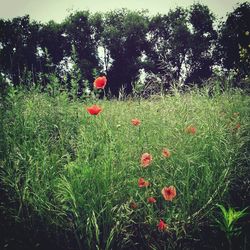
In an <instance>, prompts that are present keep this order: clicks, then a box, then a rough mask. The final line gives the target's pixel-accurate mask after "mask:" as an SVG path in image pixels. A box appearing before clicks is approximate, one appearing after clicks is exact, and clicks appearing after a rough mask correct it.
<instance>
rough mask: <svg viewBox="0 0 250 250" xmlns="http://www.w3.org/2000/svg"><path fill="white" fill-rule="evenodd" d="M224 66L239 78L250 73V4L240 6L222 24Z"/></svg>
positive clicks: (222, 59)
mask: <svg viewBox="0 0 250 250" xmlns="http://www.w3.org/2000/svg"><path fill="white" fill-rule="evenodd" d="M218 52H219V57H220V60H221V61H222V63H223V66H224V67H225V68H226V69H228V70H230V69H232V70H235V71H236V72H237V74H238V75H239V76H243V77H244V76H245V75H247V74H249V71H250V56H249V55H250V3H249V2H245V3H242V4H241V5H239V6H238V7H237V8H236V9H235V10H234V11H233V12H232V13H230V14H229V15H228V17H227V20H226V22H224V23H223V24H222V27H221V30H220V37H219V47H218Z"/></svg>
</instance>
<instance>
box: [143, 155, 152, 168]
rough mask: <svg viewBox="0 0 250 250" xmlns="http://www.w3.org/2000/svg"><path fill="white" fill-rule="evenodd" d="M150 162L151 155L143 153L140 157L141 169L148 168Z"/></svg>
mask: <svg viewBox="0 0 250 250" xmlns="http://www.w3.org/2000/svg"><path fill="white" fill-rule="evenodd" d="M151 162H152V155H151V154H149V153H144V154H142V156H141V165H142V167H144V168H146V167H148V166H149V165H150V164H151Z"/></svg>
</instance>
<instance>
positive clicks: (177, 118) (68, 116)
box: [0, 86, 250, 250]
mask: <svg viewBox="0 0 250 250" xmlns="http://www.w3.org/2000/svg"><path fill="white" fill-rule="evenodd" d="M92 104H97V105H98V106H100V107H101V108H102V111H101V112H100V113H99V114H98V115H90V114H89V113H88V112H87V109H86V108H87V107H90V106H91V105H92ZM135 118H137V119H139V120H140V121H141V123H140V124H139V125H138V126H134V125H133V124H132V123H131V120H132V119H135ZM190 126H192V127H193V128H195V131H193V133H192V132H190V131H189V130H188V129H187V128H188V127H190ZM1 130H2V132H1V145H0V146H1V158H0V182H1V206H0V210H1V213H3V214H4V218H5V222H3V225H2V226H4V227H6V228H8V229H9V228H12V230H8V232H5V234H6V235H7V236H6V239H7V240H6V242H4V243H5V247H6V249H11V246H12V247H13V248H12V249H15V248H14V247H15V244H17V243H13V242H12V241H15V239H16V238H18V237H19V238H20V236H18V235H19V234H20V233H21V232H22V233H23V234H24V236H22V240H23V241H25V239H26V238H27V239H29V240H27V242H26V243H27V244H28V245H29V246H30V247H31V248H29V249H32V247H33V249H44V248H43V247H44V244H46V243H48V242H53V244H54V246H55V247H54V249H80V250H82V249H119V248H120V249H230V248H231V249H232V248H233V247H234V244H235V242H237V244H239V246H240V248H237V249H247V248H248V247H249V235H248V234H247V229H249V222H248V224H247V221H246V220H244V219H243V218H242V219H239V221H238V220H237V218H236V217H234V216H231V217H232V218H231V217H230V218H231V219H232V221H233V223H231V224H232V225H231V224H230V223H229V224H230V225H231V226H232V228H230V227H228V228H227V229H225V227H224V229H223V226H221V224H222V225H225V223H224V221H226V220H225V218H226V214H225V213H224V214H223V213H222V212H221V210H220V208H219V207H218V205H222V206H223V207H225V210H227V209H228V208H230V207H233V208H234V209H235V210H234V211H242V210H243V209H244V208H246V207H247V205H248V204H249V202H248V203H247V200H248V198H249V193H248V192H249V190H248V188H249V187H248V184H249V182H248V181H249V161H250V155H249V147H250V136H249V131H250V98H249V95H247V94H245V93H244V92H243V91H241V90H237V89H235V90H227V91H224V92H220V91H215V89H214V88H212V86H205V87H203V88H200V89H198V88H193V89H190V90H188V91H186V92H185V93H183V92H181V91H179V90H177V89H174V88H172V89H171V90H170V91H169V93H168V94H166V95H159V96H152V97H150V98H147V99H142V98H139V99H138V98H137V99H134V98H132V97H124V98H123V100H117V99H111V100H107V99H106V98H104V99H102V100H100V99H99V100H98V99H89V100H86V99H85V100H75V99H72V100H70V99H69V98H68V94H67V93H66V92H61V93H57V94H54V95H50V94H48V93H46V92H40V91H38V90H33V91H29V92H28V91H24V90H18V91H17V90H16V89H14V88H11V89H10V90H9V92H8V94H7V95H6V97H5V98H4V100H3V102H2V105H1ZM164 148H166V149H168V150H169V152H170V157H164V156H163V155H162V150H163V149H164ZM144 153H149V154H150V155H151V156H152V161H151V162H150V164H149V165H148V166H147V167H144V166H143V165H142V164H141V156H142V154H144ZM139 178H143V179H144V180H145V181H148V182H149V185H148V186H147V187H139V184H138V180H139ZM169 186H174V187H175V188H176V196H175V197H174V198H173V199H172V201H171V200H166V199H164V197H163V195H162V189H163V188H164V187H169ZM149 197H154V198H155V200H156V202H154V203H149V202H148V198H149ZM235 214H236V212H235ZM223 215H224V217H223ZM160 220H162V221H164V223H165V224H166V227H165V228H164V230H162V228H160V227H159V221H160ZM241 220H242V221H241ZM220 223H221V224H220ZM223 223H224V224H223ZM13 226H14V227H13ZM13 228H14V229H13ZM15 228H17V229H16V230H15ZM231 229H233V230H231ZM230 230H231V231H232V232H231V231H230ZM234 230H235V232H234ZM6 231H7V230H6ZM17 231H18V232H17ZM236 231H237V232H236ZM230 232H231V234H230ZM229 234H230V235H229ZM25 235H28V236H25ZM44 235H46V237H47V238H46V237H45V236H44ZM25 237H26V238H25ZM44 237H45V238H44ZM13 238H14V240H13ZM44 239H46V240H44ZM211 242H213V243H214V244H215V246H216V247H217V248H216V247H215V248H209V245H210V246H211V244H212V243H211ZM6 244H7V245H6ZM18 244H19V248H18V249H20V246H21V245H22V244H24V243H23V242H21V243H18ZM201 246H202V247H204V248H201ZM206 246H207V247H208V248H205V247H206ZM8 247H10V248H8ZM16 249H17V248H16ZM24 249H25V248H24Z"/></svg>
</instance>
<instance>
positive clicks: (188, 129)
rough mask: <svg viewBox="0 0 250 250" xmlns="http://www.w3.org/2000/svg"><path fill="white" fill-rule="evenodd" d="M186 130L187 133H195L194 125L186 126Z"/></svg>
mask: <svg viewBox="0 0 250 250" xmlns="http://www.w3.org/2000/svg"><path fill="white" fill-rule="evenodd" d="M186 132H187V133H188V134H192V135H194V134H195V133H196V127H194V126H192V125H190V126H188V127H187V128H186Z"/></svg>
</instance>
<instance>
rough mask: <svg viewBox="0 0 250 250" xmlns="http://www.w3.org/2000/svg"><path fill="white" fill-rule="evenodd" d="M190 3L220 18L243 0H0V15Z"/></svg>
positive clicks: (156, 8) (47, 16) (48, 16)
mask: <svg viewBox="0 0 250 250" xmlns="http://www.w3.org/2000/svg"><path fill="white" fill-rule="evenodd" d="M194 2H200V3H203V4H206V5H207V6H208V7H209V9H210V10H211V11H212V12H213V13H214V14H215V15H216V16H217V17H219V18H220V17H225V16H226V13H228V12H231V11H233V9H234V7H235V6H236V4H237V3H243V2H246V0H200V1H197V0H196V1H195V0H0V18H4V19H8V18H13V17H17V16H23V15H25V14H29V15H30V17H31V19H33V20H38V21H42V22H47V21H49V20H54V21H56V22H61V21H62V20H63V19H64V18H65V17H66V16H67V15H68V13H69V12H72V10H89V11H91V12H97V11H102V12H106V11H109V10H111V9H117V8H128V9H131V10H135V9H136V10H141V9H148V10H149V13H150V14H156V13H162V14H163V13H167V12H168V11H169V9H173V8H175V7H176V6H182V7H187V6H190V5H191V4H192V3H194Z"/></svg>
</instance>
